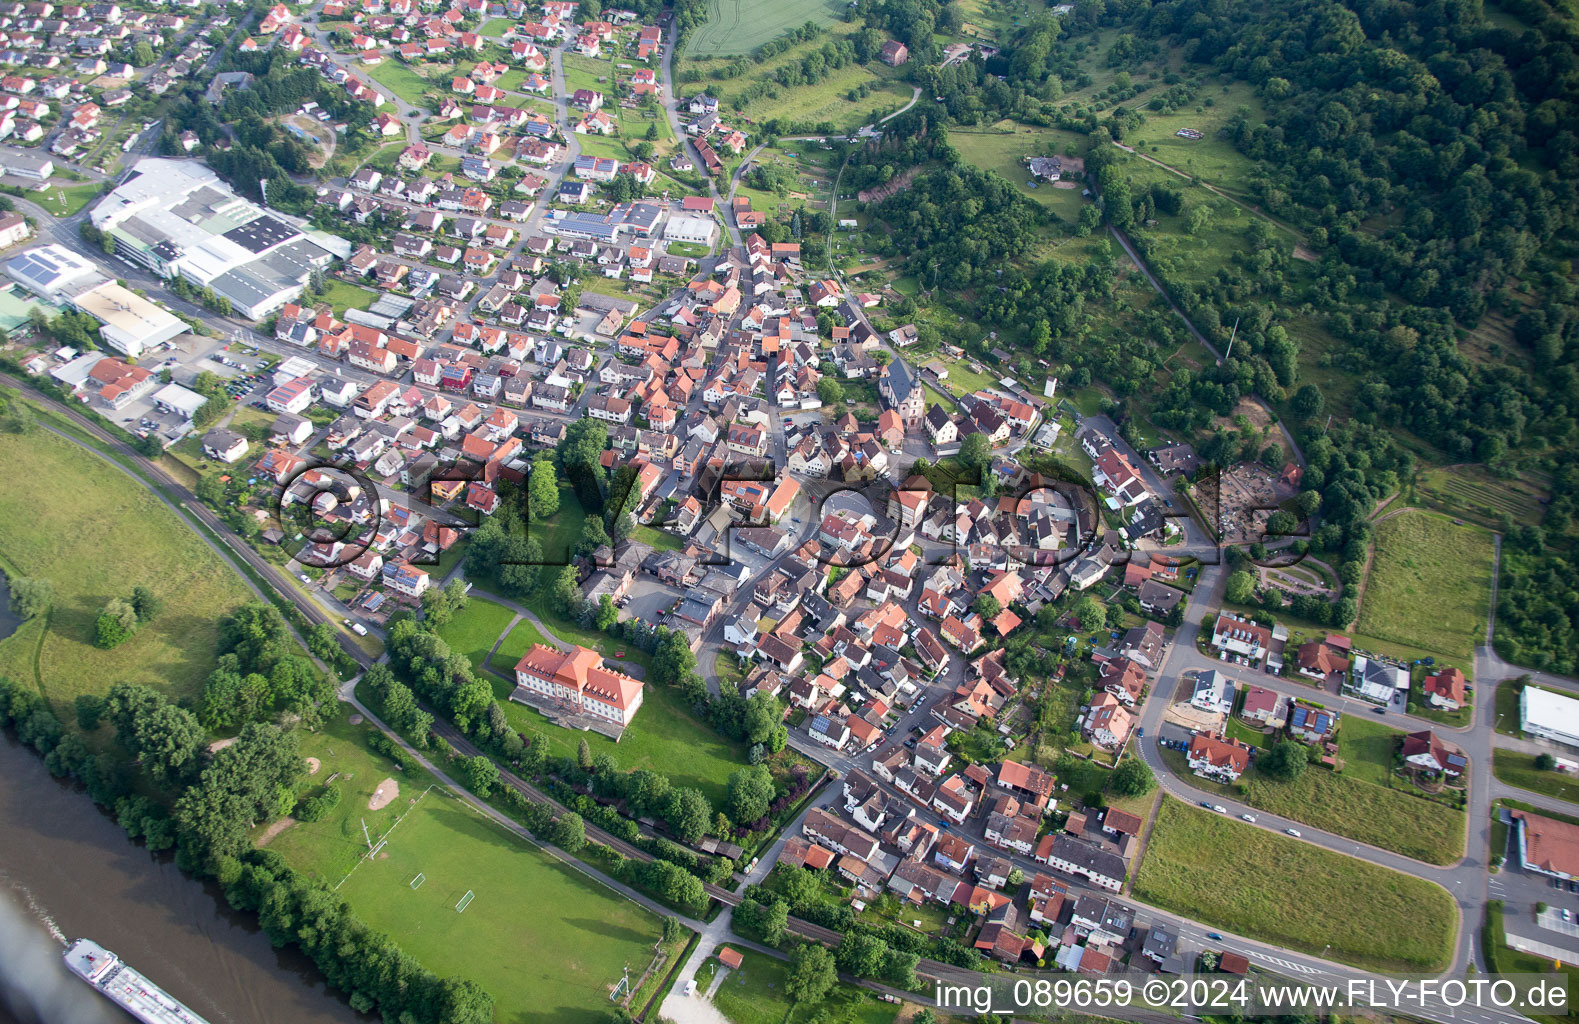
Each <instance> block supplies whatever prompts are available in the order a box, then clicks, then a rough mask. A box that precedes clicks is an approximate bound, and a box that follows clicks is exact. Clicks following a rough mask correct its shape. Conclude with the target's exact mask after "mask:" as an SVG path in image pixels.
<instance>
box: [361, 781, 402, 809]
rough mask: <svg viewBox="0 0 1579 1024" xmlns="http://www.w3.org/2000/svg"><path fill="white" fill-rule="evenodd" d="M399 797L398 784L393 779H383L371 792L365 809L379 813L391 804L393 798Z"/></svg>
mask: <svg viewBox="0 0 1579 1024" xmlns="http://www.w3.org/2000/svg"><path fill="white" fill-rule="evenodd" d="M399 795H400V784H399V783H398V782H396V781H395V780H394V779H385V780H384V781H383V782H380V783H379V784H378V788H377V789H375V790H373V796H372V797H371V799H369V800H368V801H367V809H368V810H370V811H381V810H383V809H384V808H385V807H388V806H389V805H390V804H391V803H393V802H394V800H395V797H397V796H399Z"/></svg>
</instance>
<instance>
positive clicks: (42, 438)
mask: <svg viewBox="0 0 1579 1024" xmlns="http://www.w3.org/2000/svg"><path fill="white" fill-rule="evenodd" d="M0 465H3V466H5V467H6V469H7V470H8V473H7V477H8V483H7V486H6V487H5V488H4V490H3V492H0V522H3V523H4V524H5V527H4V529H3V530H0V566H3V567H4V568H5V569H6V571H8V572H14V573H19V574H21V575H24V576H37V577H43V578H45V579H48V580H49V581H50V582H51V583H52V584H53V585H54V591H55V596H54V604H53V606H52V607H51V609H50V611H49V613H48V615H49V621H48V625H47V628H46V627H45V626H44V625H43V624H37V625H35V624H33V623H28V624H26V625H25V626H24V627H23V629H22V630H21V631H20V632H18V633H16V634H14V635H13V636H11V637H9V638H8V639H6V640H3V641H0V664H4V665H6V666H8V669H7V670H8V671H9V672H10V674H12V675H13V677H14V678H16V679H18V680H19V681H22V682H24V683H31V684H33V685H35V686H37V687H38V689H39V691H40V692H41V693H42V694H43V695H44V697H45V698H47V699H48V700H49V702H50V703H51V705H52V706H53V709H54V710H55V712H56V714H57V715H59V717H60V718H61V719H62V721H67V722H72V721H75V718H74V716H73V715H72V714H71V712H70V708H69V705H70V703H71V701H72V700H73V699H75V698H76V696H77V695H78V694H83V693H96V694H102V693H104V692H105V691H106V690H108V689H109V686H110V684H111V683H113V682H116V681H120V680H124V681H126V682H130V683H141V684H143V685H146V686H150V687H153V688H154V689H157V690H159V691H161V692H163V693H165V694H167V695H169V696H170V697H172V698H175V699H178V700H179V699H182V698H195V697H196V696H197V695H198V694H199V693H201V692H202V688H203V682H204V680H205V679H207V677H208V674H209V673H210V672H212V671H213V669H214V660H215V651H214V644H215V641H216V640H217V638H218V634H219V618H220V617H221V616H222V615H224V614H225V613H226V612H228V611H230V610H231V609H233V608H235V607H236V606H237V605H240V604H242V603H244V602H246V601H248V600H249V599H251V597H252V595H251V593H250V591H249V590H248V589H247V587H246V585H245V584H244V583H243V582H242V580H241V578H240V577H239V576H237V575H236V573H235V571H234V570H233V569H232V568H231V567H230V566H229V565H228V564H227V563H226V562H225V561H224V560H223V559H221V558H220V556H219V555H218V554H216V553H215V552H214V551H213V549H211V548H210V547H209V546H208V545H207V544H206V543H205V542H204V541H203V539H202V538H201V537H200V536H199V535H198V534H197V533H195V532H194V531H193V530H192V529H191V528H190V527H188V526H187V525H186V524H185V523H184V522H182V521H180V520H178V519H177V517H176V515H175V514H174V513H173V512H171V511H170V509H169V508H168V507H166V506H165V505H164V503H163V502H161V501H160V500H159V499H158V498H156V497H154V496H153V495H152V494H150V493H149V492H148V491H146V490H145V489H143V487H142V486H141V485H139V484H138V483H136V482H135V481H134V480H133V479H132V478H130V477H129V476H127V475H126V474H125V473H124V472H123V471H122V470H121V469H120V468H119V467H118V466H113V465H108V464H106V463H105V462H104V461H103V460H100V459H99V458H97V457H95V456H93V455H90V454H89V453H87V452H85V451H83V450H82V449H81V448H79V447H77V446H76V445H74V444H72V443H71V442H69V441H67V440H65V439H63V438H60V437H57V436H56V435H54V434H51V433H49V432H47V431H45V430H44V429H42V428H41V427H40V428H36V429H34V430H33V431H32V432H31V433H29V434H27V435H25V436H24V435H20V434H0ZM62 494H67V495H69V496H70V499H71V500H69V501H62V500H61V495H62ZM139 584H141V585H145V586H148V587H150V588H152V590H153V591H154V594H155V596H157V597H158V598H159V599H160V600H161V601H163V602H164V608H163V609H162V610H161V611H160V613H159V614H158V615H157V616H155V617H154V619H153V620H152V621H150V622H148V623H147V624H145V625H144V626H142V627H141V628H140V629H139V630H138V631H137V633H136V634H135V635H133V636H132V638H131V639H129V640H127V641H126V642H124V643H122V644H121V645H120V646H118V647H116V648H114V649H113V650H108V651H106V650H100V649H99V648H98V647H95V646H94V645H93V635H94V621H95V620H96V619H97V618H98V614H99V611H100V609H102V608H103V607H104V605H105V603H106V602H107V601H109V599H110V598H112V597H128V596H130V594H131V589H132V587H134V586H137V585H139Z"/></svg>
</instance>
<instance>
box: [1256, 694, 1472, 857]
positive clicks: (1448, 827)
mask: <svg viewBox="0 0 1579 1024" xmlns="http://www.w3.org/2000/svg"><path fill="white" fill-rule="evenodd" d="M1344 728H1348V723H1347V722H1345V723H1344ZM1247 777H1248V778H1249V779H1250V796H1249V797H1248V799H1247V801H1246V802H1247V803H1249V804H1250V805H1251V806H1252V807H1255V808H1257V809H1259V810H1263V811H1266V812H1268V813H1270V814H1277V815H1280V816H1282V817H1285V818H1293V819H1294V820H1295V821H1300V822H1304V823H1305V824H1307V825H1310V826H1311V827H1312V828H1319V829H1322V830H1324V831H1327V832H1331V833H1333V834H1335V835H1340V836H1347V837H1348V838H1350V839H1353V840H1355V841H1357V842H1362V843H1370V844H1371V845H1373V846H1380V847H1381V848H1382V849H1384V850H1392V851H1394V852H1395V853H1401V854H1403V855H1404V856H1406V857H1413V858H1415V859H1416V860H1423V861H1425V862H1427V863H1429V864H1451V863H1453V862H1455V861H1457V860H1458V859H1459V858H1460V857H1462V856H1463V855H1464V840H1465V831H1466V830H1465V820H1466V815H1465V814H1464V812H1462V811H1459V810H1455V809H1454V808H1452V807H1447V806H1444V805H1442V804H1439V803H1436V802H1434V801H1431V800H1425V799H1422V798H1420V797H1416V796H1411V795H1409V794H1408V793H1407V792H1404V791H1403V790H1401V789H1388V788H1387V787H1385V786H1379V785H1373V784H1372V783H1370V782H1365V781H1362V780H1360V779H1358V778H1349V777H1348V775H1347V774H1344V775H1335V774H1333V773H1332V772H1329V771H1326V770H1325V769H1322V768H1314V767H1312V768H1307V769H1306V770H1305V771H1304V772H1303V773H1301V775H1300V777H1299V778H1298V779H1295V780H1294V781H1293V782H1278V781H1274V780H1272V779H1268V778H1266V777H1265V776H1262V775H1260V774H1256V773H1252V774H1250V775H1249V776H1247Z"/></svg>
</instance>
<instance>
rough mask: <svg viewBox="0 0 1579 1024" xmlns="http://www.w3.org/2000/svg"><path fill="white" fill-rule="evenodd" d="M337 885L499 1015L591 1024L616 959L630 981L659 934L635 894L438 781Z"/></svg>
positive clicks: (601, 1015)
mask: <svg viewBox="0 0 1579 1024" xmlns="http://www.w3.org/2000/svg"><path fill="white" fill-rule="evenodd" d="M468 894H470V896H471V898H470V899H469V900H468V899H467V896H468ZM338 895H339V896H340V897H341V898H342V899H344V900H345V901H346V902H347V903H349V904H350V905H351V906H352V908H354V909H355V910H356V912H357V914H358V916H360V917H361V918H362V919H363V920H365V921H366V922H367V923H368V924H369V925H371V926H372V927H373V928H376V929H379V930H381V931H384V932H387V933H388V934H389V935H390V937H391V938H393V939H394V940H395V941H396V942H397V943H399V944H400V946H401V948H402V949H403V950H405V951H406V952H407V953H409V954H411V955H412V956H414V957H416V958H417V959H418V960H420V961H421V962H422V963H423V965H424V966H427V967H429V968H431V969H433V970H434V971H436V972H437V973H438V974H440V975H451V976H457V977H462V978H467V979H470V980H472V981H475V982H476V983H477V984H479V985H481V986H482V987H483V988H484V989H486V990H487V991H488V993H489V994H490V995H492V996H493V998H494V1004H495V1007H496V1010H495V1017H496V1019H498V1020H500V1021H511V1022H529V1024H561V1022H570V1024H595V1022H601V1021H602V1020H604V1019H605V1017H606V1015H607V1013H608V1009H609V1000H608V995H609V992H610V991H611V989H612V987H613V986H614V984H615V983H616V982H617V981H619V979H620V976H621V974H622V972H623V970H624V968H625V966H626V965H629V966H630V968H631V971H632V977H633V979H634V977H635V976H637V975H638V974H639V973H640V971H641V970H642V969H643V968H644V967H645V966H646V965H647V963H648V962H649V961H650V960H651V959H652V953H653V947H654V945H655V944H656V943H657V942H658V939H659V934H660V928H659V922H658V918H657V917H656V916H654V915H653V914H651V913H649V912H648V911H647V910H645V909H643V908H642V907H641V906H639V905H638V904H636V903H633V902H630V901H629V900H627V899H625V898H624V897H622V896H619V895H617V894H615V893H613V892H611V891H609V890H606V889H603V888H602V887H600V886H598V885H597V884H595V883H593V882H592V881H590V880H589V879H587V878H586V877H584V876H582V875H581V874H580V873H579V872H577V871H576V870H575V869H573V868H571V867H569V866H567V865H565V864H563V863H561V862H560V861H558V860H556V859H554V858H553V857H551V856H549V855H548V854H546V853H544V852H542V851H541V850H539V849H537V848H535V847H533V846H530V845H528V844H527V843H526V842H525V841H523V840H521V839H518V838H517V837H516V836H514V835H512V834H510V833H509V832H506V831H505V830H504V829H503V828H502V827H501V826H499V825H497V824H496V823H494V822H493V821H491V820H489V819H487V818H485V817H483V816H482V815H481V814H480V813H478V812H477V811H475V810H473V809H472V808H471V807H469V806H468V805H466V804H464V803H461V802H460V801H459V800H457V799H455V798H453V797H450V796H447V795H445V794H444V793H443V791H442V790H432V791H430V792H429V793H428V794H427V796H425V797H424V798H423V799H422V800H421V801H419V802H418V803H417V804H416V805H415V806H414V807H413V808H412V810H411V812H410V813H409V814H407V815H406V817H405V818H404V819H403V820H402V821H401V822H400V824H399V825H398V826H397V827H396V828H395V829H394V830H393V831H392V832H390V833H389V835H388V836H387V838H386V841H385V845H384V847H383V849H382V850H380V852H379V854H378V856H377V857H376V858H374V859H372V860H366V859H364V860H362V861H361V862H360V863H359V865H358V866H357V868H356V870H354V871H353V872H351V874H350V876H349V877H347V878H346V880H345V881H344V883H343V884H341V886H340V888H339V890H338ZM463 901H464V902H463ZM457 907H461V908H462V909H460V910H457ZM549 950H551V951H552V955H544V952H545V951H549Z"/></svg>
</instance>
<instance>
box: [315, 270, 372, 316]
mask: <svg viewBox="0 0 1579 1024" xmlns="http://www.w3.org/2000/svg"><path fill="white" fill-rule="evenodd" d="M324 283H325V284H327V285H328V286H329V288H328V290H327V291H326V292H324V293H323V295H322V297H321V299H322V301H324V302H327V303H329V304H330V305H331V306H333V307H334V315H335V316H337V317H341V316H345V311H346V310H348V309H367V308H368V307H370V306H371V305H372V304H373V303H374V302H376V301H378V293H377V292H374V291H373V290H372V289H370V288H358V287H357V286H356V285H354V284H351V283H349V282H347V281H336V280H333V279H330V280H328V281H326V282H324Z"/></svg>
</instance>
